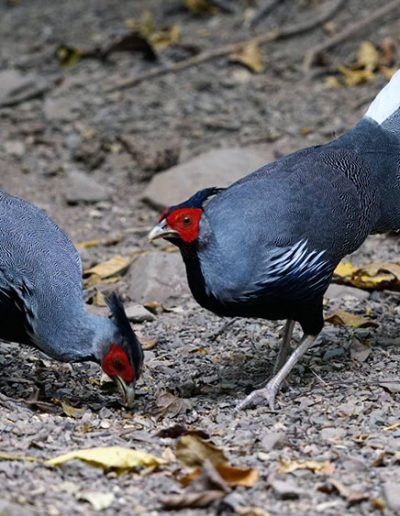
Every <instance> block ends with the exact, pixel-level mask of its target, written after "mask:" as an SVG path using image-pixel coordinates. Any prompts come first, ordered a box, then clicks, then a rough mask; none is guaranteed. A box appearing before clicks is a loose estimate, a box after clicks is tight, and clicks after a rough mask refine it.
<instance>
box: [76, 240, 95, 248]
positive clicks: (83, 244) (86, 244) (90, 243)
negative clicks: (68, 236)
mask: <svg viewBox="0 0 400 516" xmlns="http://www.w3.org/2000/svg"><path fill="white" fill-rule="evenodd" d="M100 243H101V242H100V240H96V239H94V240H85V241H84V242H78V243H77V244H75V247H76V248H78V249H88V248H89V247H96V246H98V245H100Z"/></svg>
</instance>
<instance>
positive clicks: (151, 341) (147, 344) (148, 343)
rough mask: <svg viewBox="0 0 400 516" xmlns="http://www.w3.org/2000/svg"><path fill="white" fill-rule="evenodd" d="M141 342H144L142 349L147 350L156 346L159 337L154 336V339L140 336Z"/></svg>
mask: <svg viewBox="0 0 400 516" xmlns="http://www.w3.org/2000/svg"><path fill="white" fill-rule="evenodd" d="M140 343H141V344H142V349H144V350H145V351H146V350H149V349H153V348H155V347H156V345H157V339H156V338H154V339H145V338H140Z"/></svg>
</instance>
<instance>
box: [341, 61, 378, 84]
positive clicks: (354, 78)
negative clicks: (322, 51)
mask: <svg viewBox="0 0 400 516" xmlns="http://www.w3.org/2000/svg"><path fill="white" fill-rule="evenodd" d="M338 70H339V72H340V73H341V74H342V75H343V79H344V82H345V84H346V85H347V86H358V85H359V84H365V83H366V82H370V81H372V80H373V79H374V78H375V75H374V72H372V71H371V70H368V69H361V70H354V69H352V68H349V67H347V66H345V65H339V66H338Z"/></svg>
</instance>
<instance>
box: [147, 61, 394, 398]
mask: <svg viewBox="0 0 400 516" xmlns="http://www.w3.org/2000/svg"><path fill="white" fill-rule="evenodd" d="M399 199H400V71H398V72H397V73H396V74H395V75H394V76H393V77H392V79H391V81H390V83H389V84H388V85H387V86H386V87H385V88H384V89H383V90H382V91H381V92H380V93H379V95H378V96H377V97H376V99H375V100H374V101H373V103H372V104H371V106H370V108H369V109H368V111H367V113H366V115H365V116H364V117H363V118H362V119H361V121H360V122H359V123H358V124H357V125H356V126H355V127H354V128H353V129H352V130H351V131H349V132H347V133H345V134H344V135H343V136H341V137H340V138H338V139H336V140H334V141H333V142H331V143H328V144H326V145H321V146H316V147H310V148H307V149H303V150H300V151H298V152H295V153H293V154H291V155H289V156H286V157H283V158H281V159H279V160H277V161H275V162H273V163H269V164H267V165H265V166H263V167H262V168H260V169H259V170H256V171H255V172H253V173H252V174H250V175H248V176H246V177H244V178H243V179H240V180H239V181H237V182H236V183H234V184H232V185H231V186H229V187H228V188H226V189H217V188H208V189H206V190H202V191H200V192H197V193H196V194H195V195H193V196H192V197H191V198H190V199H188V200H187V201H185V202H183V203H181V204H179V205H177V206H173V207H171V208H168V209H166V210H165V211H164V212H163V214H162V216H161V219H160V221H159V224H158V225H157V226H155V227H154V228H153V229H152V231H151V232H150V234H149V238H150V239H151V240H153V239H155V238H159V237H163V238H166V239H167V240H169V241H170V242H172V243H173V244H175V245H177V246H178V247H179V248H180V251H181V254H182V257H183V260H184V262H185V266H186V271H187V277H188V282H189V286H190V289H191V291H192V294H193V296H194V297H195V299H196V300H197V302H198V303H199V304H200V305H201V306H203V307H204V308H207V309H208V310H211V311H212V312H214V313H216V314H219V315H222V316H230V317H237V316H239V317H259V318H263V319H286V321H287V322H286V327H285V332H284V338H283V341H282V343H281V346H280V349H279V353H278V356H277V360H276V364H275V368H274V376H273V377H272V378H271V379H270V381H269V382H268V383H267V385H266V386H265V387H264V388H262V389H259V390H256V391H254V392H253V393H251V394H250V395H249V396H248V397H247V398H246V399H245V400H244V401H242V403H240V404H239V408H243V407H247V406H249V405H252V404H257V403H259V402H263V401H264V402H265V401H267V402H268V403H269V405H270V407H271V408H273V407H274V403H275V397H276V394H277V392H278V390H279V387H280V385H281V383H282V381H283V380H284V379H285V378H286V376H287V375H288V374H289V372H290V371H291V370H292V369H293V367H294V366H295V365H296V364H297V362H298V361H299V359H300V358H301V357H302V356H303V355H304V354H305V353H306V351H307V350H308V348H309V347H310V346H311V345H312V344H313V343H314V341H315V339H316V337H317V335H318V334H319V333H320V331H321V329H322V327H323V324H324V319H323V307H322V302H323V295H324V292H325V291H326V289H327V287H328V285H329V282H330V280H331V277H332V273H333V271H334V269H335V267H336V265H337V264H338V263H339V261H340V260H341V259H342V258H343V257H344V256H346V255H347V254H349V253H351V252H353V251H355V250H356V249H357V248H358V247H359V246H360V245H361V244H362V243H363V241H364V240H365V239H366V237H367V236H368V235H369V234H370V233H372V232H381V231H387V230H396V229H399V228H400V202H399ZM206 201H207V202H206ZM296 321H297V322H299V323H300V325H301V327H302V330H303V332H304V336H303V338H302V340H301V343H300V345H299V346H298V347H297V349H295V351H293V353H292V354H291V355H290V357H289V358H288V354H289V350H290V341H291V336H292V331H293V327H294V324H295V322H296Z"/></svg>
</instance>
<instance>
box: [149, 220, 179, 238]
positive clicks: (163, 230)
mask: <svg viewBox="0 0 400 516" xmlns="http://www.w3.org/2000/svg"><path fill="white" fill-rule="evenodd" d="M178 235H179V233H178V232H177V231H175V230H174V229H171V228H170V227H169V226H168V223H167V221H166V220H162V221H161V222H159V223H158V224H157V226H154V228H153V229H152V230H151V231H150V233H149V234H148V235H147V238H148V239H149V240H150V242H151V241H152V240H157V238H165V237H170V236H178Z"/></svg>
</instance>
